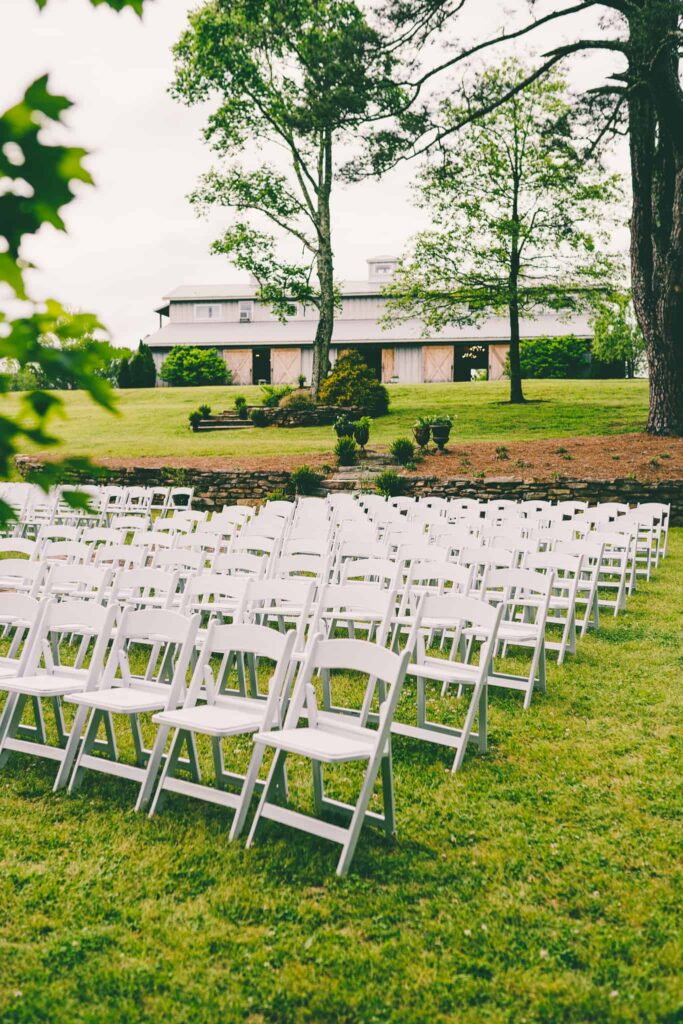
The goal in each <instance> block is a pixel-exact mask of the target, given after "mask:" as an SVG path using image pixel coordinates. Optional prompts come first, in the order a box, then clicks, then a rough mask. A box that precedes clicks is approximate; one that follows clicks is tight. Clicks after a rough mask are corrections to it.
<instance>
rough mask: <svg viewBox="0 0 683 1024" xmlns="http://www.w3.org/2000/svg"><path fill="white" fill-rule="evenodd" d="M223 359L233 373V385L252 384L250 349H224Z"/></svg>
mask: <svg viewBox="0 0 683 1024" xmlns="http://www.w3.org/2000/svg"><path fill="white" fill-rule="evenodd" d="M223 359H224V360H225V365H226V366H227V368H228V369H229V370H230V372H231V373H232V382H233V384H251V349H250V348H224V349H223Z"/></svg>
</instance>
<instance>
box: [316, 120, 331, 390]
mask: <svg viewBox="0 0 683 1024" xmlns="http://www.w3.org/2000/svg"><path fill="white" fill-rule="evenodd" d="M319 178H320V190H319V193H318V254H317V261H316V262H317V270H318V281H319V282H320V306H319V318H318V326H317V327H316V331H315V339H314V342H313V379H312V381H311V385H312V387H313V394H314V395H315V397H316V398H317V397H318V393H319V391H320V385H321V384H322V382H323V381H324V380H325V377H326V376H327V374H328V371H329V369H330V342H331V341H332V332H333V330H334V258H333V253H332V223H331V219H330V194H331V191H332V134H331V132H326V134H325V138H324V141H323V145H322V149H321V163H320V175H319Z"/></svg>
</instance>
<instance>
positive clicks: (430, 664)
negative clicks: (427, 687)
mask: <svg viewBox="0 0 683 1024" xmlns="http://www.w3.org/2000/svg"><path fill="white" fill-rule="evenodd" d="M479 673H480V669H479V666H478V665H463V663H462V662H460V661H447V660H446V659H445V658H427V659H426V660H425V661H424V662H421V663H420V664H419V665H409V666H408V671H407V672H406V675H409V676H417V677H419V678H422V679H433V680H435V681H436V682H440V683H474V682H476V680H477V679H478V678H479Z"/></svg>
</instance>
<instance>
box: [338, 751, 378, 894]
mask: <svg viewBox="0 0 683 1024" xmlns="http://www.w3.org/2000/svg"><path fill="white" fill-rule="evenodd" d="M382 757H383V754H382V752H381V751H377V752H376V753H375V754H374V755H373V757H372V758H371V760H370V761H369V762H368V767H367V769H366V772H365V778H364V779H363V785H362V786H361V791H360V796H359V797H358V802H357V804H356V807H355V809H354V812H353V815H352V817H351V824H350V825H349V828H348V832H347V836H346V840H345V842H344V845H343V847H342V852H341V854H340V857H339V860H338V862H337V874H338V875H345V874H347V873H348V870H349V867H350V866H351V861H352V860H353V855H354V853H355V852H356V846H357V844H358V839H359V838H360V832H361V829H362V827H363V822H364V821H365V814H366V811H367V809H368V805H369V804H370V800H371V798H372V791H373V789H374V787H375V780H376V779H377V773H378V771H379V768H380V762H381V760H382Z"/></svg>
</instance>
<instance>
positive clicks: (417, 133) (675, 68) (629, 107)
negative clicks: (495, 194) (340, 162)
mask: <svg viewBox="0 0 683 1024" xmlns="http://www.w3.org/2000/svg"><path fill="white" fill-rule="evenodd" d="M473 6H474V0H459V2H453V0H386V3H385V8H384V11H383V15H384V20H385V23H387V24H391V25H392V30H391V32H390V33H389V35H388V38H387V40H386V45H387V47H388V48H389V49H390V50H391V52H392V53H393V54H394V55H396V54H398V53H400V52H403V53H404V55H405V64H406V65H407V67H408V74H407V75H406V76H405V77H409V78H410V82H409V84H407V85H406V93H409V94H410V97H411V101H410V103H408V104H406V106H405V108H404V109H403V110H402V111H400V112H399V115H398V117H397V119H396V122H395V123H394V124H389V125H388V126H385V127H383V128H382V130H381V131H377V132H376V133H375V134H374V135H373V136H372V137H371V138H370V139H369V142H368V159H369V165H370V166H371V168H372V170H373V172H374V173H384V171H386V170H387V169H388V168H389V167H391V166H394V165H395V164H396V163H397V162H399V161H401V160H406V159H412V158H413V157H415V156H417V155H419V154H421V153H424V152H426V151H428V150H429V149H430V148H432V147H434V146H440V145H442V144H443V142H444V140H445V139H446V138H448V137H449V136H452V135H454V134H455V133H456V132H458V131H459V130H460V129H462V128H463V127H464V126H465V125H466V124H469V123H470V122H472V121H475V120H478V119H479V118H481V117H483V116H487V115H488V114H490V113H492V111H493V110H494V109H497V108H498V107H500V106H502V105H503V104H504V103H506V102H507V101H508V100H509V99H510V98H511V97H512V96H514V95H516V94H517V93H519V92H521V91H522V90H523V89H525V88H526V87H527V86H528V85H530V84H531V83H533V82H534V81H537V80H538V79H540V78H541V77H542V76H543V75H544V74H546V73H547V72H548V71H549V70H550V69H551V68H553V67H555V66H556V65H557V64H559V63H560V62H562V61H566V60H567V59H568V58H571V57H572V56H574V55H577V54H579V55H585V54H588V53H594V52H603V53H605V54H610V55H612V56H613V57H615V59H616V61H617V62H618V66H617V67H615V68H614V71H612V72H611V73H610V74H609V75H608V76H607V77H606V78H605V80H604V81H603V83H602V84H601V85H599V86H597V87H591V88H590V89H588V90H587V91H586V93H585V95H584V109H585V111H586V113H587V114H588V115H589V116H590V119H591V122H592V143H593V146H594V147H595V148H598V147H599V146H600V144H601V143H602V141H603V140H604V139H605V138H607V137H608V136H609V135H610V134H613V133H624V132H625V133H627V134H628V139H629V149H630V163H631V184H632V189H631V193H632V212H631V221H630V230H631V245H630V256H631V286H632V291H633V304H634V308H635V312H636V317H637V319H638V323H639V325H640V328H641V330H642V332H643V336H644V339H645V345H646V352H647V361H648V367H649V377H650V409H649V415H648V422H647V430H648V431H649V432H650V433H653V434H662V435H666V434H674V435H683V84H682V82H681V57H682V55H683V47H682V46H681V40H682V39H683V0H576V2H571V0H570V2H569V3H568V4H560V3H558V2H557V0H553V2H552V3H551V4H550V9H549V10H548V9H546V10H545V11H544V13H536V8H535V7H532V14H531V16H528V14H527V11H528V8H527V7H526V6H522V5H521V4H519V5H518V7H517V10H515V8H514V7H509V8H508V9H507V10H506V26H507V27H506V28H505V29H504V30H503V31H498V30H495V31H486V32H485V33H484V35H483V37H482V38H480V39H479V40H478V41H477V42H475V43H474V44H473V45H471V46H462V45H458V42H457V41H456V39H452V38H447V39H446V40H445V42H446V46H445V47H443V46H442V47H441V48H440V49H439V50H438V51H437V52H438V53H439V59H438V60H437V61H436V62H434V63H432V64H431V66H427V64H426V60H425V57H427V58H428V56H429V54H431V53H434V52H435V50H434V48H430V47H429V46H428V45H427V43H428V42H429V41H430V40H431V39H432V37H434V36H435V35H436V34H438V33H447V32H448V29H449V28H451V27H454V34H455V35H457V33H458V15H459V14H460V13H461V12H463V13H465V14H467V13H468V12H469V10H470V9H471V8H472V7H473ZM520 11H521V20H518V19H516V15H517V14H519V13H520ZM586 12H587V13H589V14H591V15H598V16H599V17H598V18H595V17H592V18H590V19H586V18H582V15H583V14H584V13H586ZM586 24H591V25H593V24H595V25H597V27H596V29H595V31H594V32H591V33H590V34H589V35H587V36H585V37H584V36H583V35H582V34H581V26H585V25H586ZM550 29H552V30H553V31H554V32H555V33H556V35H557V36H561V37H562V38H563V42H561V43H559V44H558V45H556V46H553V47H552V48H551V49H548V50H546V52H545V53H543V55H542V57H541V58H539V60H538V61H537V62H536V64H535V66H534V67H533V68H532V70H531V71H530V72H529V74H528V75H527V76H526V78H525V80H524V81H522V82H519V81H512V82H510V83H509V84H508V86H507V88H506V89H504V90H503V91H502V92H501V93H498V94H497V95H494V96H487V95H486V94H485V93H484V92H483V91H482V90H480V89H478V88H477V87H476V86H475V87H474V88H470V87H468V86H467V84H466V80H465V79H461V80H460V81H458V82H452V83H449V88H450V89H451V91H452V92H453V93H454V94H456V95H457V96H458V97H459V98H460V99H462V100H464V102H462V103H461V104H460V109H461V117H460V119H459V120H457V121H455V122H451V123H446V124H444V123H441V122H439V119H438V116H434V105H433V104H431V103H430V102H429V101H428V100H427V101H422V100H421V97H423V96H424V95H425V93H426V91H427V90H428V88H429V87H436V86H439V85H440V87H441V89H442V90H443V88H444V83H443V81H442V79H443V76H445V75H448V74H452V73H453V72H457V71H459V70H462V69H467V68H468V67H469V66H471V62H472V61H473V60H474V59H477V60H480V59H481V58H482V57H483V56H486V55H487V52H488V51H491V50H493V53H494V54H495V52H496V50H495V48H497V47H505V48H508V49H509V47H510V46H511V45H514V46H517V47H519V46H520V45H522V44H523V43H524V42H525V41H529V42H530V43H532V44H533V43H535V42H537V41H538V42H540V41H541V34H542V33H544V32H545V33H547V32H548V31H549V30H550ZM420 103H421V105H419V104H420Z"/></svg>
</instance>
